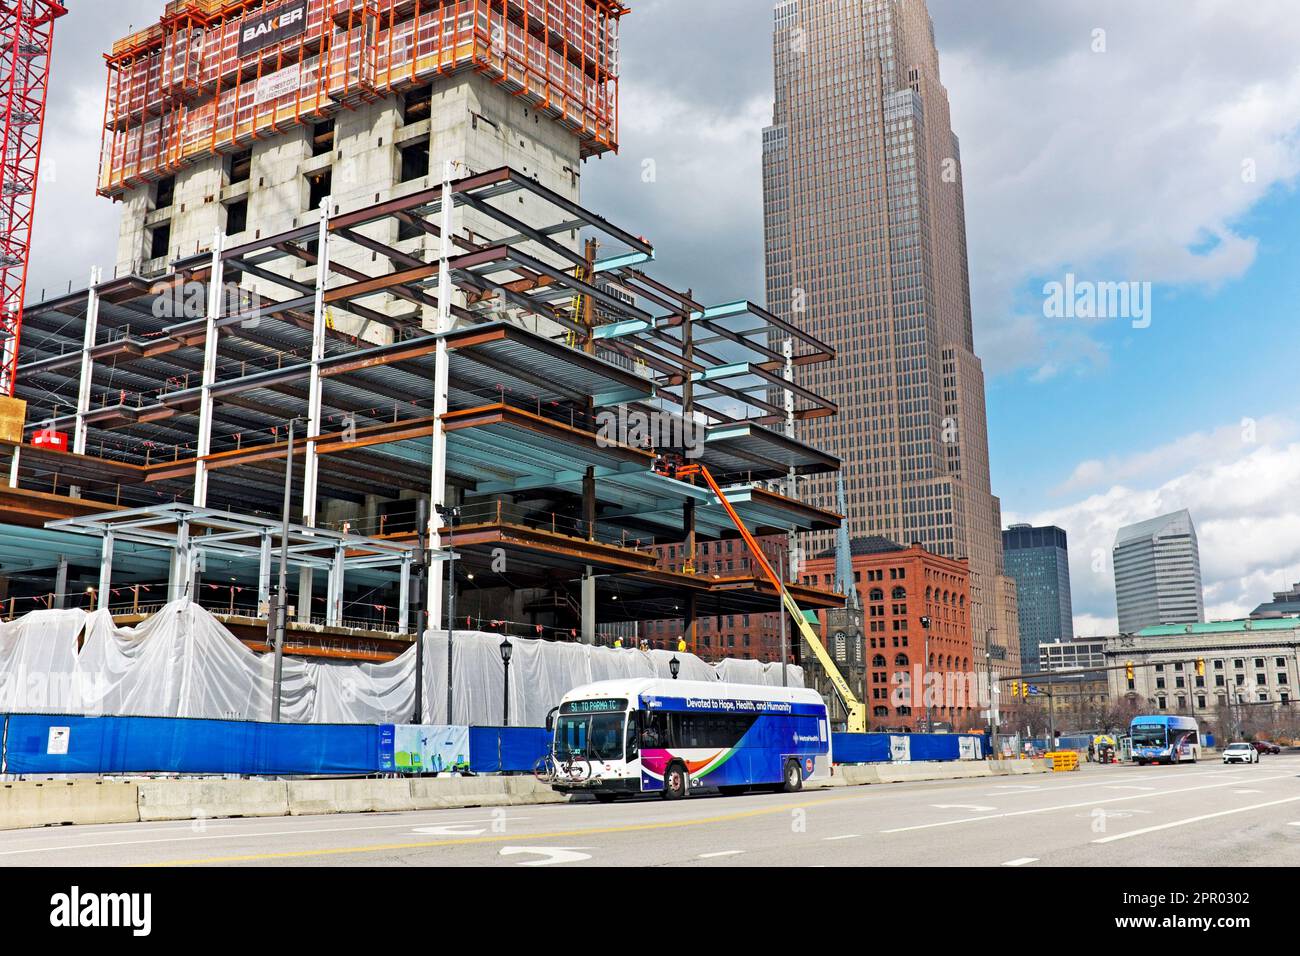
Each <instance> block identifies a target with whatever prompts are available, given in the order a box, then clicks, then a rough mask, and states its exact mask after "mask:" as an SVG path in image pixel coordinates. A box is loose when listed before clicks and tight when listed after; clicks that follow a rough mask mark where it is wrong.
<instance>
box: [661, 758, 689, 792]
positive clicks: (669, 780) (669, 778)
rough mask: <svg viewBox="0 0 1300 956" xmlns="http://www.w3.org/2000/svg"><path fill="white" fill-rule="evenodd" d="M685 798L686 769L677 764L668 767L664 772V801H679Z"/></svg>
mask: <svg viewBox="0 0 1300 956" xmlns="http://www.w3.org/2000/svg"><path fill="white" fill-rule="evenodd" d="M685 796H686V768H685V767H683V766H682V765H681V764H679V763H672V764H669V765H668V769H667V770H665V771H664V799H665V800H680V799H682V798H683V797H685Z"/></svg>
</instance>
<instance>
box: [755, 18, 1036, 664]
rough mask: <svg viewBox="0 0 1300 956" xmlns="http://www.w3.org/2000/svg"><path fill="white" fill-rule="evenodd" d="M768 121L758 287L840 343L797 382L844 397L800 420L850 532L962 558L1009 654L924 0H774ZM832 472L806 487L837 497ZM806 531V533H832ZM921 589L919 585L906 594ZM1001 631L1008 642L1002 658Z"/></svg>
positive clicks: (944, 127)
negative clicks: (826, 455)
mask: <svg viewBox="0 0 1300 956" xmlns="http://www.w3.org/2000/svg"><path fill="white" fill-rule="evenodd" d="M774 54H775V96H776V98H775V109H774V116H773V121H772V125H771V126H770V127H768V128H767V129H765V130H764V131H763V191H764V205H765V209H764V214H765V226H766V266H767V298H768V307H769V309H770V310H771V311H773V312H775V313H776V314H778V315H780V316H782V317H783V318H786V319H787V320H792V321H795V322H797V323H798V324H799V325H800V327H802V328H804V329H806V330H807V331H808V332H809V333H811V334H813V335H816V336H818V337H819V338H821V339H822V340H824V341H826V342H827V343H828V344H829V345H831V346H832V347H833V348H834V349H835V350H836V352H837V358H836V361H835V362H834V363H833V364H828V365H824V366H820V367H816V368H806V369H798V370H796V381H797V382H798V383H799V384H802V385H804V386H807V387H810V388H815V389H817V390H818V391H819V392H820V393H821V394H823V395H825V396H827V397H829V398H830V400H831V401H833V402H834V403H835V404H836V405H837V406H838V415H837V416H834V417H828V418H823V419H810V420H805V421H801V422H798V423H796V434H797V436H798V437H799V438H801V439H802V440H805V441H809V442H813V443H815V444H817V445H819V446H820V447H822V448H825V449H826V450H828V451H830V452H831V453H833V454H835V455H838V456H839V457H840V458H842V459H843V461H844V465H845V472H844V483H845V491H846V505H847V512H848V515H847V517H848V519H849V527H850V531H851V534H852V535H853V536H855V537H867V536H872V535H879V536H883V537H886V538H889V539H892V540H894V541H897V542H899V543H902V544H904V545H910V544H912V543H914V542H915V543H920V544H922V545H924V546H925V547H926V548H927V549H929V550H931V551H934V552H936V553H938V554H941V555H946V556H949V557H956V558H960V557H966V558H969V560H970V569H971V581H970V587H971V601H972V614H971V629H972V636H973V638H974V645H975V648H974V649H975V652H976V658H977V660H979V663H980V665H981V667H982V666H983V663H984V662H983V658H984V657H985V647H986V643H991V644H993V646H994V653H993V655H992V657H993V661H992V663H993V666H994V669H995V670H998V671H1001V672H1003V673H1004V674H1008V673H1014V672H1016V669H1017V668H1018V666H1019V640H1018V627H1017V622H1016V603H1015V584H1014V582H1013V581H1012V580H1011V579H1010V578H1008V577H1006V576H1005V575H1004V573H1003V563H1002V541H1001V535H1000V528H1001V516H1000V506H999V503H998V499H997V498H995V497H994V496H993V494H992V493H991V490H990V484H989V460H988V440H987V432H986V419H985V409H984V376H983V371H982V368H981V365H980V360H979V359H978V358H977V357H976V355H975V351H974V341H973V337H972V330H971V306H970V282H969V274H968V266H967V255H966V228H965V213H964V200H963V195H962V168H961V154H960V150H959V146H958V142H957V137H956V136H955V135H954V133H953V131H952V127H951V123H950V118H949V108H948V96H947V92H946V90H945V89H944V87H943V85H942V83H941V82H940V79H939V58H938V51H937V49H936V47H935V40H934V29H933V25H932V23H931V20H930V16H929V12H928V11H927V9H926V6H925V3H924V0H835V2H830V0H780V2H779V3H777V5H776V8H775V31H774ZM834 481H835V478H834V476H830V477H825V478H823V477H813V478H809V479H808V480H807V482H806V484H805V485H804V486H803V487H801V494H802V497H803V498H804V499H805V500H808V501H811V502H813V503H816V504H820V505H821V506H823V507H827V508H832V509H833V508H835V507H836V494H835V485H834ZM821 537H824V538H826V539H827V540H825V541H820V540H819V541H817V544H816V546H828V545H830V544H831V543H833V542H831V541H830V540H829V536H821ZM918 597H919V596H918ZM1002 649H1005V657H1002V653H1003V651H1002Z"/></svg>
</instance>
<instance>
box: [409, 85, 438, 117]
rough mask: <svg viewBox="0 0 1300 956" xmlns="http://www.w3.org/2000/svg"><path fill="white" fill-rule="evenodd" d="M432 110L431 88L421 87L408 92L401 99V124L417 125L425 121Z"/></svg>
mask: <svg viewBox="0 0 1300 956" xmlns="http://www.w3.org/2000/svg"><path fill="white" fill-rule="evenodd" d="M432 109H433V87H432V86H421V87H419V88H418V89H414V90H408V91H407V92H406V94H405V95H404V96H403V97H402V122H403V123H408V124H409V123H418V122H420V120H427V119H428V118H429V116H430V115H431V113H432Z"/></svg>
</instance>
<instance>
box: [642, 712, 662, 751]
mask: <svg viewBox="0 0 1300 956" xmlns="http://www.w3.org/2000/svg"><path fill="white" fill-rule="evenodd" d="M667 717H668V715H667V714H664V713H661V712H657V711H652V712H648V713H646V714H644V715H643V720H642V726H641V747H642V748H643V749H644V748H646V747H649V748H651V749H655V748H660V747H667V746H668V720H667Z"/></svg>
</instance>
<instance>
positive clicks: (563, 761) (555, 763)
mask: <svg viewBox="0 0 1300 956" xmlns="http://www.w3.org/2000/svg"><path fill="white" fill-rule="evenodd" d="M533 776H535V777H536V778H537V779H538V780H540V781H541V782H542V783H566V782H567V783H582V782H583V781H584V780H586V779H588V778H589V777H590V776H591V761H590V760H588V759H587V758H586V757H584V756H582V755H581V754H575V753H566V754H556V753H555V752H553V751H552V752H549V753H546V754H543V755H542V756H541V757H539V758H538V759H537V763H536V764H534V765H533Z"/></svg>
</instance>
